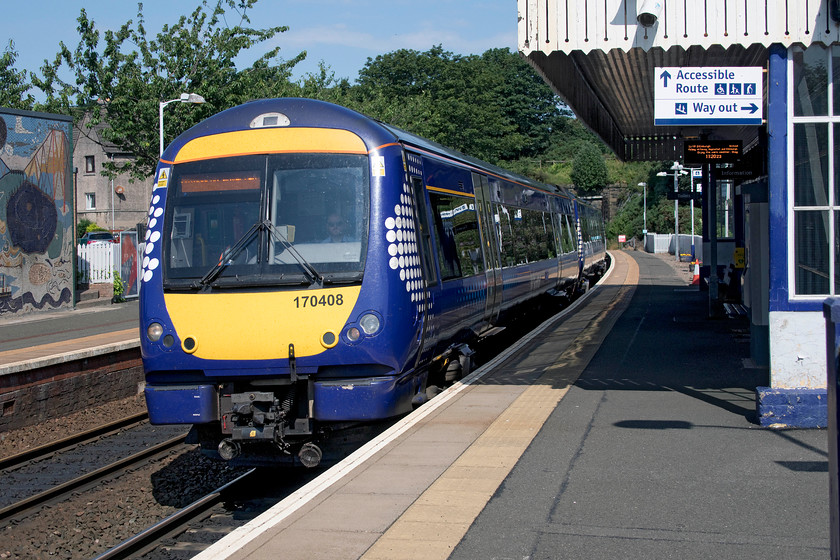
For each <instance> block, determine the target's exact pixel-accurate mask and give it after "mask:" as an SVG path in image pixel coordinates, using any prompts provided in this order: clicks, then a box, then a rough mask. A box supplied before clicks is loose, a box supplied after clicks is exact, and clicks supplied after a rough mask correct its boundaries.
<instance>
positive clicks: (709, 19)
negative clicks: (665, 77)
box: [518, 0, 840, 427]
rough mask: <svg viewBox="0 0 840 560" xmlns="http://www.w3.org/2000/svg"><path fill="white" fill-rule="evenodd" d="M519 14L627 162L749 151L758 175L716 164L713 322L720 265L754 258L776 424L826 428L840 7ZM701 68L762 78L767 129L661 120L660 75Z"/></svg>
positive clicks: (813, 2)
mask: <svg viewBox="0 0 840 560" xmlns="http://www.w3.org/2000/svg"><path fill="white" fill-rule="evenodd" d="M518 15H519V24H518V25H519V27H518V46H519V50H520V52H521V53H522V54H523V55H524V56H525V57H526V58H527V60H528V61H529V62H530V63H531V64H532V65H533V66H534V68H536V69H537V71H538V72H540V73H541V74H542V76H543V77H544V78H545V80H546V81H547V82H548V83H549V84H550V85H551V86H552V87H553V88H554V90H555V91H556V92H557V93H558V94H559V95H560V96H561V97H562V98H563V99H564V100H565V101H566V102H567V103H568V105H569V106H570V107H571V108H572V109H573V110H574V112H575V114H576V115H577V116H578V118H579V119H581V121H583V122H584V123H585V124H586V125H587V126H589V127H590V128H591V129H592V130H593V131H594V132H595V133H596V134H597V135H598V136H600V138H601V139H603V140H604V142H606V143H607V144H608V145H609V146H610V147H611V148H612V149H613V150H614V151H615V153H616V154H617V156H618V157H619V158H621V159H622V160H625V161H640V160H659V161H674V162H677V166H679V165H682V164H683V163H685V146H686V143H689V144H692V143H696V142H698V141H700V142H704V141H712V142H714V141H722V142H724V143H725V142H726V141H733V142H740V144H741V150H742V156H741V162H739V163H738V164H736V165H734V167H735V168H737V169H748V171H747V172H743V173H742V174H741V175H740V176H738V174H737V173H727V172H725V170H724V169H722V168H721V166H716V165H715V164H713V163H712V164H709V165H708V166H706V169H707V171H706V176H704V183H705V184H704V189H703V223H704V232H703V239H704V248H703V255H704V261H705V262H704V265H705V267H707V268H708V270H709V280H710V281H709V288H710V289H709V298H710V306H709V314H710V316H715V315H716V313H717V310H718V309H719V305H718V304H719V303H720V302H719V297H720V292H719V291H718V290H717V285H716V282H717V278H716V275H715V274H714V271H715V270H721V269H724V270H725V269H728V268H729V267H730V266H732V265H733V264H734V263H733V261H735V260H740V258H736V255H737V256H738V257H740V255H744V258H743V262H742V263H741V262H739V263H738V266H743V269H742V270H743V273H742V274H741V288H742V298H743V299H742V301H743V306H744V308H745V309H746V312H747V313H748V315H749V319H750V353H751V360H752V362H753V363H754V364H755V365H756V366H759V367H768V368H769V386H768V387H760V388H758V389H757V411H758V414H759V418H760V422H761V424H762V425H766V426H769V425H775V426H798V427H813V426H825V425H826V414H827V407H826V398H825V392H826V346H825V337H826V335H825V318H824V317H823V312H822V304H823V302H824V301H825V300H826V298H828V297H831V296H835V295H838V292H840V247H838V245H840V0H706V1H704V2H695V1H691V0H578V1H576V2H557V1H554V0H518ZM698 67H702V68H706V69H714V68H720V69H725V68H738V67H751V68H755V67H759V68H761V69H762V76H763V83H762V86H763V87H762V92H763V96H762V98H761V101H762V102H763V103H762V107H761V109H762V111H761V114H762V115H763V119H762V120H761V121H760V123H759V124H737V123H732V124H730V123H724V124H720V123H715V122H714V120H713V119H711V118H710V119H708V120H707V121H704V122H697V121H696V120H694V121H691V120H686V121H685V123H686V124H684V125H683V124H681V123H680V124H670V125H664V126H657V125H656V124H655V116H656V114H657V113H656V111H657V108H656V103H657V102H658V100H657V99H656V97H655V88H656V84H657V80H662V76H661V75H660V76H657V69H662V68H682V69H686V70H691V69H696V68H698ZM718 81H721V82H725V81H726V80H718ZM686 83H687V84H688V86H689V87H690V86H691V85H692V83H694V82H692V81H691V80H687V82H686ZM835 84H837V85H835ZM660 112H661V108H660ZM700 120H702V119H700ZM675 167H676V166H675ZM728 167H733V166H732V165H730V166H728ZM727 204H730V205H731V206H727ZM727 210H731V212H732V214H733V216H734V220H735V224H734V228H732V229H731V231H728V228H727V230H725V229H724V227H723V226H724V225H725V223H724V220H723V219H722V214H723V212H725V211H727Z"/></svg>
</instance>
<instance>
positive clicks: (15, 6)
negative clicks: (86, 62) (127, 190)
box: [0, 0, 517, 83]
mask: <svg viewBox="0 0 840 560" xmlns="http://www.w3.org/2000/svg"><path fill="white" fill-rule="evenodd" d="M199 1H200V0H144V1H143V14H144V17H145V21H146V23H145V27H146V32H147V35H148V36H149V37H150V38H151V37H154V36H155V35H157V33H158V32H159V31H160V30H161V28H162V26H163V25H164V24H167V23H169V24H172V23H175V22H177V20H178V18H179V17H180V16H181V15H189V14H190V13H191V12H192V11H193V10H194V9H195V7H196V6H197V5H198V4H199ZM208 2H209V3H214V0H208ZM0 3H2V4H4V7H3V17H2V18H0V50H5V48H6V47H7V45H8V44H9V41H10V40H11V41H14V47H15V50H16V51H17V53H18V57H17V60H16V62H15V68H16V69H17V70H30V71H38V70H39V69H40V67H41V65H42V63H43V60H44V59H49V60H52V59H53V58H54V57H55V54H56V53H57V52H58V45H59V41H63V42H64V44H65V45H67V46H68V47H69V48H70V49H71V50H72V49H74V48H75V47H76V45H77V44H78V42H79V34H78V32H77V31H76V18H77V17H78V16H79V12H80V10H81V8H82V7H83V6H84V8H85V10H86V11H87V15H88V18H89V19H92V20H93V21H94V22H95V24H96V28H97V29H99V30H100V33H102V32H103V31H104V30H106V29H114V30H116V29H118V28H119V27H120V25H122V24H123V23H125V22H126V21H127V20H129V19H135V16H136V14H137V2H136V1H132V0H83V1H79V0H36V1H34V2H33V3H32V4H30V3H29V2H12V1H11V0H0ZM249 16H250V18H251V27H253V28H256V29H263V28H267V27H271V26H275V25H283V26H288V28H289V30H288V31H286V32H285V33H281V34H279V35H277V36H275V38H274V39H273V40H272V41H271V42H270V43H268V42H267V43H263V45H264V46H263V47H261V51H262V52H264V51H263V49H264V50H268V49H269V48H272V47H274V46H275V45H279V46H280V47H281V50H280V57H281V58H282V59H284V60H288V59H291V58H293V57H294V56H296V55H297V54H299V53H300V52H301V51H306V53H307V56H306V60H304V61H303V62H301V63H299V64H298V65H297V66H295V69H294V73H293V77H294V78H295V79H299V78H301V77H302V76H304V75H305V74H307V73H310V72H316V71H317V70H318V63H319V62H320V61H323V62H324V63H325V64H326V65H327V66H328V67H329V68H330V70H331V71H332V72H334V74H335V77H336V78H348V79H349V80H350V82H351V83H352V82H354V81H355V79H356V77H357V76H358V72H359V70H360V69H361V68H362V67H363V66H364V64H365V62H366V61H367V59H368V57H370V58H375V57H376V56H377V55H380V54H385V53H388V52H391V51H394V50H397V49H404V48H405V49H414V50H418V51H426V50H428V49H429V48H431V47H432V46H434V45H438V44H440V45H442V46H443V48H444V50H447V51H451V52H454V53H456V54H462V55H466V54H481V53H483V52H484V51H486V50H488V49H491V48H508V49H510V50H511V51H515V50H516V41H517V38H516V27H517V14H516V2H515V0H481V1H473V0H419V1H418V0H385V1H382V0H379V1H374V0H297V1H293V0H259V1H258V2H257V4H256V6H255V7H254V9H253V10H251V11H250V12H249ZM228 22H229V24H231V25H234V24H235V23H237V22H238V19H236V21H234V20H233V19H229V20H228ZM100 44H101V40H100ZM262 52H260V53H255V54H248V55H245V56H243V57H240V59H238V61H237V64H238V66H241V67H245V66H247V65H249V64H250V63H251V62H253V60H254V59H256V58H257V54H261V53H262Z"/></svg>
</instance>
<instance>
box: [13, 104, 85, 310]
mask: <svg viewBox="0 0 840 560" xmlns="http://www.w3.org/2000/svg"><path fill="white" fill-rule="evenodd" d="M71 138H72V121H71V119H70V118H69V117H62V116H59V115H45V114H41V113H29V112H26V111H12V110H8V109H0V317H4V316H9V315H12V314H23V313H30V312H34V311H40V310H48V309H56V308H64V307H66V308H70V307H72V305H73V283H74V278H73V260H72V259H73V246H72V245H73V212H72V208H73V200H72V189H71V188H68V181H69V180H70V179H71V177H70V173H69V172H70V158H71V147H70V139H71Z"/></svg>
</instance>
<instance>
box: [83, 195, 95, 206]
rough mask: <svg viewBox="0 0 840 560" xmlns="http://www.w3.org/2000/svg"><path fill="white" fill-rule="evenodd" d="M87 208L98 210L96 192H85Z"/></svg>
mask: <svg viewBox="0 0 840 560" xmlns="http://www.w3.org/2000/svg"><path fill="white" fill-rule="evenodd" d="M85 210H96V193H92V192H89V193H85Z"/></svg>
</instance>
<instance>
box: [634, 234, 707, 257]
mask: <svg viewBox="0 0 840 560" xmlns="http://www.w3.org/2000/svg"><path fill="white" fill-rule="evenodd" d="M675 249H676V247H675V243H674V234H673V233H648V234H647V235H646V236H645V251H646V252H648V253H670V254H672V255H673V254H674V251H675ZM694 251H695V253H694V256H695V257H697V258H698V259H699V260H701V261H702V260H703V238H702V237H701V236H699V235H695V236H694ZM680 254H681V255H685V256H686V257H685V258H688V257H687V255H690V254H691V236H690V235H686V234H684V233H681V234H680Z"/></svg>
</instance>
